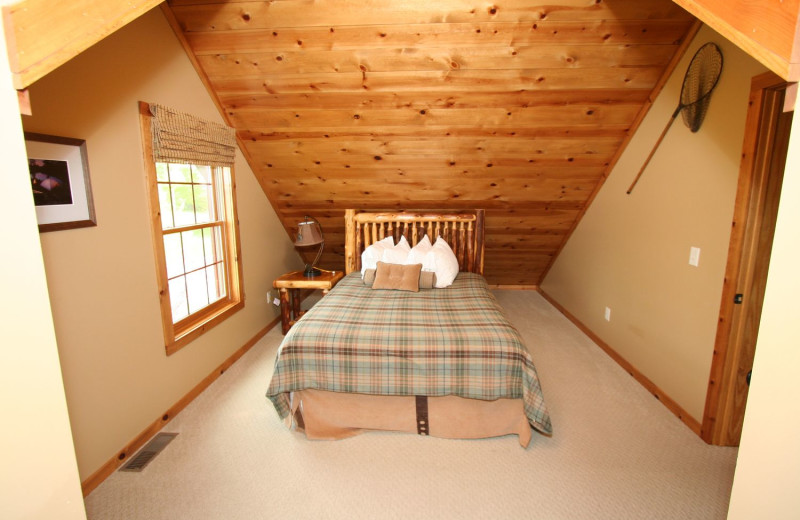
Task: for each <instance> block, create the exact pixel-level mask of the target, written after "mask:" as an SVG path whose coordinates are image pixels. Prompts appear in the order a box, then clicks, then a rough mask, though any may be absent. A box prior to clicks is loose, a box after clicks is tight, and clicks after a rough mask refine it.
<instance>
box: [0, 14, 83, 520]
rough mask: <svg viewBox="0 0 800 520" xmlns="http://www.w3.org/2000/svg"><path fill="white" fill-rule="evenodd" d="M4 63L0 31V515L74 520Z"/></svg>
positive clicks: (70, 466) (21, 153)
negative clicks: (0, 234) (0, 231)
mask: <svg viewBox="0 0 800 520" xmlns="http://www.w3.org/2000/svg"><path fill="white" fill-rule="evenodd" d="M0 3H2V2H0ZM6 56H7V54H6V48H5V39H4V38H3V37H2V29H1V28H0V142H1V143H2V161H3V167H2V174H0V220H2V222H3V223H4V226H3V248H2V250H3V254H0V288H2V294H3V297H2V298H0V367H2V370H3V375H2V376H0V417H2V418H3V427H2V428H0V460H2V461H3V462H2V464H0V516H2V517H3V518H30V519H43V520H44V519H51V518H63V519H76V520H77V519H79V518H86V513H85V511H84V508H83V497H82V496H81V488H80V481H79V479H78V466H77V464H76V461H75V452H74V450H73V448H72V434H71V432H70V427H69V417H68V416H67V403H66V399H65V397H64V386H63V382H62V378H61V370H60V367H59V363H58V351H57V349H56V338H55V334H54V330H53V319H52V317H51V314H50V301H49V299H48V296H47V284H46V281H45V277H44V263H43V262H42V253H41V246H40V245H39V233H38V230H37V228H36V213H35V212H34V207H33V198H32V197H31V185H30V180H29V177H28V164H27V162H26V157H25V143H24V141H23V138H22V124H21V122H20V116H19V108H18V105H17V94H16V91H15V90H14V89H13V87H12V85H11V73H10V71H9V68H8V61H7V58H6Z"/></svg>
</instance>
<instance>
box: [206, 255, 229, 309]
mask: <svg viewBox="0 0 800 520" xmlns="http://www.w3.org/2000/svg"><path fill="white" fill-rule="evenodd" d="M206 282H207V283H208V298H209V300H210V301H211V302H212V303H213V302H215V301H217V300H219V299H220V298H223V297H224V296H225V295H226V291H225V270H224V269H223V266H222V264H217V265H212V266H209V267H206Z"/></svg>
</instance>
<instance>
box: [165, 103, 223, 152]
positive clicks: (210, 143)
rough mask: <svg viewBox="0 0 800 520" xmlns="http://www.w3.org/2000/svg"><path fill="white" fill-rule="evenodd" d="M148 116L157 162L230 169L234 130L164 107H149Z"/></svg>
mask: <svg viewBox="0 0 800 520" xmlns="http://www.w3.org/2000/svg"><path fill="white" fill-rule="evenodd" d="M150 114H151V115H152V116H153V117H152V119H151V130H152V134H153V159H154V160H155V161H156V162H170V163H188V164H208V165H211V166H229V167H230V166H233V161H234V157H235V152H236V131H235V130H234V129H233V128H230V127H228V126H226V125H223V124H220V123H215V122H213V121H206V120H204V119H200V118H198V117H196V116H193V115H191V114H186V113H183V112H179V111H177V110H173V109H171V108H168V107H165V106H163V105H156V104H150Z"/></svg>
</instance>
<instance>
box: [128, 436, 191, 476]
mask: <svg viewBox="0 0 800 520" xmlns="http://www.w3.org/2000/svg"><path fill="white" fill-rule="evenodd" d="M177 435H178V434H177V433H159V434H156V436H155V437H153V438H152V439H151V440H150V442H148V443H147V444H145V445H144V447H143V448H142V449H141V450H139V453H137V454H136V456H135V457H133V458H132V459H131V460H129V461H128V463H127V464H125V465H124V466H122V467H121V468H120V469H119V470H120V471H142V470H143V469H144V467H145V466H147V465H148V464H149V463H150V461H151V460H153V459H154V458H156V455H158V454H159V453H161V450H163V449H164V448H166V447H167V444H169V443H170V442H172V439H174V438H175V437H176V436H177Z"/></svg>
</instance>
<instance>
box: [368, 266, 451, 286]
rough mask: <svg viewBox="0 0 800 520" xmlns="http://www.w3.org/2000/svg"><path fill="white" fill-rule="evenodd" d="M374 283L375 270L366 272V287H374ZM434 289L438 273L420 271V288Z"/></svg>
mask: <svg viewBox="0 0 800 520" xmlns="http://www.w3.org/2000/svg"><path fill="white" fill-rule="evenodd" d="M373 283H375V269H367V270H366V271H364V285H366V286H367V287H372V284H373ZM434 287H436V273H434V272H433V271H420V272H419V288H420V289H433V288H434Z"/></svg>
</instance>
